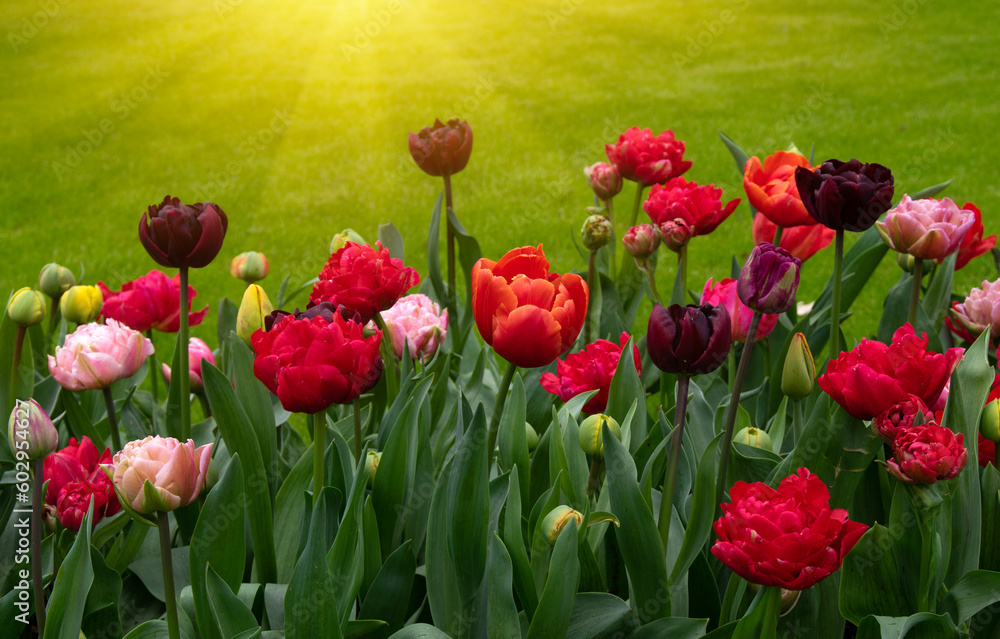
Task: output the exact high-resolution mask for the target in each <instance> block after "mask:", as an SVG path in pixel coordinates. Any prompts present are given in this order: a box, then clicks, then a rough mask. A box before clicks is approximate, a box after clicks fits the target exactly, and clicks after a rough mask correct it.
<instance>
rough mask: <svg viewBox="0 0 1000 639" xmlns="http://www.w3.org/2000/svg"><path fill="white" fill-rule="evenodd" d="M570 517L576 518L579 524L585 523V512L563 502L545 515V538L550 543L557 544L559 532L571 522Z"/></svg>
mask: <svg viewBox="0 0 1000 639" xmlns="http://www.w3.org/2000/svg"><path fill="white" fill-rule="evenodd" d="M570 518H572V519H575V520H576V525H577V526H579V525H580V524H582V523H583V513H581V512H580V511H578V510H573V509H572V508H570V507H569V506H564V505H562V504H560V505H558V506H556V507H555V508H553V509H552V510H550V511H549V514H548V515H545V519H543V520H542V534H543V535H545V540H546V541H548V542H549V545H555V543H556V540H557V539H559V533H561V532H562V529H563V528H565V527H566V524H568V523H569V520H570Z"/></svg>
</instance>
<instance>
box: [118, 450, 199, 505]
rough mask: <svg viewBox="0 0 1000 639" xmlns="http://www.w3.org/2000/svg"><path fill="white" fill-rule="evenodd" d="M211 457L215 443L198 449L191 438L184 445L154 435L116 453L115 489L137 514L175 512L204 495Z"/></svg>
mask: <svg viewBox="0 0 1000 639" xmlns="http://www.w3.org/2000/svg"><path fill="white" fill-rule="evenodd" d="M211 457H212V444H205V445H204V446H199V447H198V448H195V446H194V440H191V439H189V440H187V442H186V443H183V444H182V443H181V442H180V441H178V440H176V439H174V438H173V437H160V436H152V435H151V436H149V437H146V438H145V439H138V440H136V441H131V442H129V443H127V444H125V447H124V448H123V449H122V450H121V451H120V452H118V453H115V456H114V459H113V462H112V463H113V465H114V476H113V480H114V483H115V488H117V489H118V491H119V493H120V495H121V497H122V498H124V499H125V500H127V501H128V503H129V504H130V505H131V506H132V509H133V510H135V511H137V512H140V513H143V514H146V515H148V514H151V513H154V512H157V511H164V512H165V511H170V510H175V509H177V508H180V507H181V506H187V505H188V504H190V503H191V502H192V501H194V500H195V499H196V498H197V497H198V495H199V494H201V489H202V488H203V487H204V486H205V477H206V476H207V475H208V463H209V461H211ZM147 483H148V484H149V486H148V487H147V486H146V484H147Z"/></svg>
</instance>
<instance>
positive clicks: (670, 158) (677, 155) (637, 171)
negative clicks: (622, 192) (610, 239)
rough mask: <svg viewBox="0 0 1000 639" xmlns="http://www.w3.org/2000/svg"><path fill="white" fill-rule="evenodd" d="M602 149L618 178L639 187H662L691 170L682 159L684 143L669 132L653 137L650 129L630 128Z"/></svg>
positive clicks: (687, 162)
mask: <svg viewBox="0 0 1000 639" xmlns="http://www.w3.org/2000/svg"><path fill="white" fill-rule="evenodd" d="M604 150H605V152H606V153H607V154H608V159H609V160H611V163H612V164H614V166H615V168H616V169H618V173H619V174H620V175H621V177H623V178H624V179H626V180H630V181H632V182H638V183H639V184H640V185H641V186H649V185H651V184H662V183H664V182H667V181H668V180H670V179H671V178H675V177H677V176H679V175H682V174H683V173H684V172H685V171H687V170H688V169H689V168H691V162H689V161H685V160H684V143H683V142H681V141H680V140H677V139H676V138H675V137H674V132H673V131H670V130H667V131H664V132H663V133H661V134H660V135H653V132H652V131H650V130H649V129H639V128H638V127H632V128H631V129H629V130H627V131H625V132H624V133H622V134H621V135H620V136H619V137H618V142H616V143H615V144H613V145H612V144H607V145H605V147H604ZM633 224H634V222H633Z"/></svg>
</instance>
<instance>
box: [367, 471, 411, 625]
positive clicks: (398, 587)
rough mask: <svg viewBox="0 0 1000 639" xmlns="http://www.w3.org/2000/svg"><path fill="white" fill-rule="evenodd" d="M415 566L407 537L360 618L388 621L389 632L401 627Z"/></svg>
mask: <svg viewBox="0 0 1000 639" xmlns="http://www.w3.org/2000/svg"><path fill="white" fill-rule="evenodd" d="M377 476H378V475H376V477H377ZM416 569H417V562H416V559H415V558H414V557H413V550H412V548H411V543H410V541H409V540H407V541H405V542H403V544H402V545H401V546H400V547H399V548H397V549H396V550H395V551H394V552H393V553H392V554H391V555H389V557H388V558H387V559H386V560H385V563H384V564H382V569H381V570H380V571H379V573H378V576H377V577H375V581H374V582H373V583H372V585H371V588H369V589H368V594H367V595H366V596H365V601H364V603H363V604H361V612H360V613H359V615H358V617H359V618H361V619H381V620H383V621H385V622H386V623H388V624H389V632H392V631H394V630H398V629H399V628H401V627H402V626H403V622H405V621H406V613H407V610H406V604H407V602H409V601H410V590H411V589H412V587H413V576H414V573H415V571H416ZM386 634H388V633H386Z"/></svg>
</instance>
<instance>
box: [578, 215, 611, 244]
mask: <svg viewBox="0 0 1000 639" xmlns="http://www.w3.org/2000/svg"><path fill="white" fill-rule="evenodd" d="M580 235H582V236H583V246H584V247H585V248H586V249H587V250H588V251H596V250H597V249H599V248H601V247H602V246H604V245H605V244H607V243H608V242H610V241H611V240H613V239H614V238H615V227H614V226H612V225H611V220H609V219H608V218H606V217H604V216H603V215H591V216H590V217H588V218H587V219H585V220H584V221H583V228H581V229H580Z"/></svg>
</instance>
